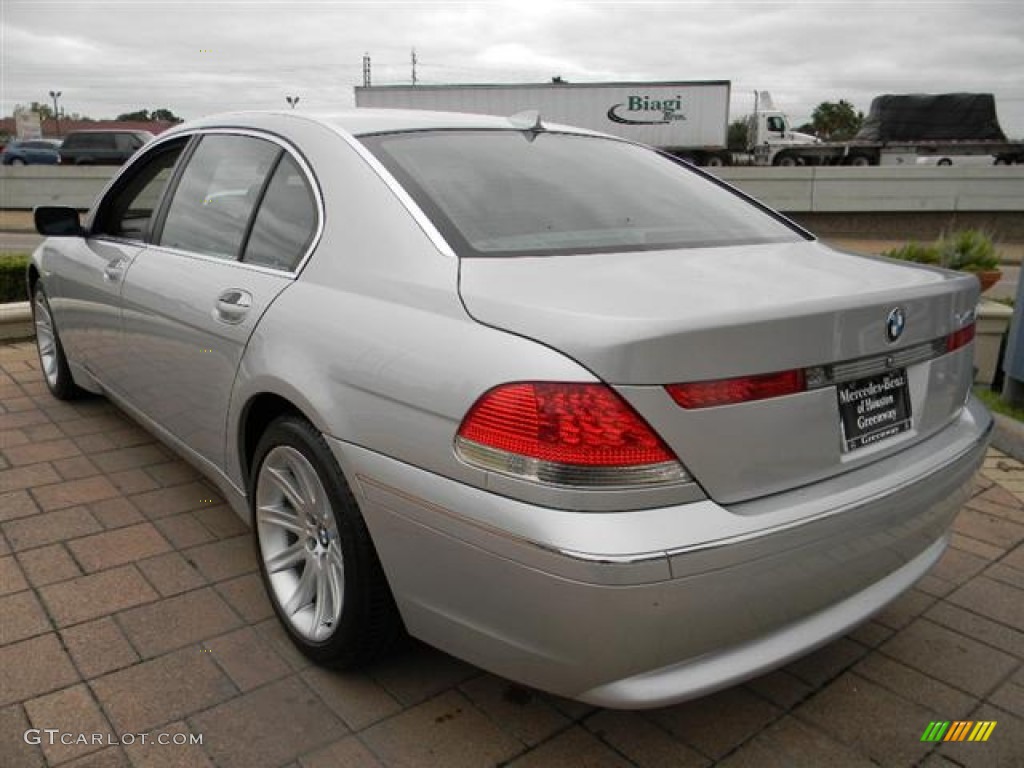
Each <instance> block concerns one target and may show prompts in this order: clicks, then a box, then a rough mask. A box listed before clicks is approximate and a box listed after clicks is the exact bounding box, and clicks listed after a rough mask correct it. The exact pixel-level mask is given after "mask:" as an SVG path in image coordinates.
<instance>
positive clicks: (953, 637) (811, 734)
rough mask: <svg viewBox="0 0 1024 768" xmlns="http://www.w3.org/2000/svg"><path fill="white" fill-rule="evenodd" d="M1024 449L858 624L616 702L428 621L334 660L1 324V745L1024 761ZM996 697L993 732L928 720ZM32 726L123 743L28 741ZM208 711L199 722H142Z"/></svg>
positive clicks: (516, 761) (97, 406)
mask: <svg viewBox="0 0 1024 768" xmlns="http://www.w3.org/2000/svg"><path fill="white" fill-rule="evenodd" d="M1022 542H1024V464H1021V463H1020V462H1018V461H1016V460H1014V459H1012V458H1010V457H1007V456H1003V455H1001V454H999V453H998V452H995V451H993V452H992V453H991V454H990V457H989V458H988V459H987V461H986V464H985V468H984V469H983V471H982V472H981V473H980V475H979V476H978V478H977V481H976V494H975V495H974V497H973V499H972V501H971V503H970V505H969V506H968V507H967V508H966V509H965V510H964V512H963V513H962V514H961V515H960V517H959V518H958V520H957V522H956V532H955V534H954V536H953V543H952V547H951V548H950V549H949V551H948V553H947V554H946V555H945V557H944V558H943V559H942V561H941V562H940V563H939V565H938V566H937V567H936V568H935V569H934V570H933V571H932V572H931V573H930V574H929V575H928V576H927V577H925V579H923V580H922V581H921V582H920V583H919V584H918V585H917V586H916V587H915V588H914V589H913V590H912V591H910V592H909V593H908V594H907V595H906V596H904V597H903V598H901V599H900V600H898V601H897V602H896V603H895V604H893V605H892V606H890V607H889V608H888V609H887V610H885V611H884V612H883V613H881V614H880V615H878V616H877V617H875V619H873V620H872V621H870V622H868V623H867V624H865V625H864V626H862V627H860V628H858V629H857V630H855V631H854V632H851V633H850V634H849V635H848V636H846V637H843V638H841V639H840V640H838V641H836V642H834V643H832V644H830V645H828V646H826V647H825V648H822V649H821V650H819V651H818V652H816V653H814V654H812V655H810V656H808V657H806V658H803V659H800V660H799V661H796V662H794V663H792V664H790V665H789V666H787V667H785V668H783V669H781V670H778V671H776V672H772V673H771V674H768V675H765V676H764V677H761V678H758V679H756V680H753V681H751V682H749V683H747V684H745V685H740V686H736V687H734V688H730V689H729V690H726V691H723V692H721V693H718V694H715V695H712V696H708V697H705V698H702V699H699V700H696V701H692V702H689V703H686V704H683V705H680V706H676V707H670V708H666V709H661V710H654V711H650V712H642V713H636V712H615V711H604V710H598V709H594V708H593V707H589V706H586V705H583V704H579V703H576V702H571V701H565V700H562V699H558V698H556V697H552V696H548V695H544V694H539V693H536V692H532V691H528V690H524V689H522V688H519V687H516V686H514V685H512V684H510V683H509V682H507V681H505V680H501V679H499V678H496V677H494V676H492V675H489V674H487V673H484V672H482V671H480V670H479V669H476V668H475V667H472V666H470V665H468V664H464V663H462V662H460V661H458V660H456V659H453V658H451V657H450V656H447V655H445V654H443V653H440V652H438V651H435V650H432V649H430V648H427V647H424V646H421V645H417V644H415V643H410V645H409V647H408V648H407V649H406V650H404V651H403V652H401V653H399V654H397V655H396V656H395V657H393V658H391V659H389V660H388V661H386V662H383V663H380V664H378V665H376V666H374V667H372V668H370V669H366V670H363V671H360V672H350V673H339V672H335V671H330V670H325V669H320V668H317V667H314V666H311V665H310V664H309V663H308V662H307V661H306V660H305V659H304V657H302V656H301V655H300V654H298V653H297V652H296V651H295V650H294V648H293V647H291V645H290V644H289V642H288V640H287V639H286V637H285V635H284V633H283V631H282V630H281V629H280V628H279V627H278V624H277V621H276V619H275V618H274V617H273V614H272V611H271V608H270V605H269V603H268V602H267V599H266V597H265V596H264V594H263V590H262V587H261V584H260V580H259V578H258V575H257V571H256V568H257V566H256V560H255V557H254V554H253V548H252V543H251V538H250V535H249V533H248V531H247V530H246V527H245V526H244V525H243V524H242V523H241V522H240V521H239V520H238V519H237V518H236V517H235V516H234V514H233V513H232V512H231V511H230V510H229V509H228V508H227V507H226V506H225V505H224V504H223V502H222V500H221V499H220V498H219V497H218V496H217V494H216V493H215V492H214V491H213V489H212V488H211V487H209V486H208V485H207V484H206V483H205V482H204V481H203V480H202V479H201V478H200V477H199V476H198V475H197V474H196V473H195V472H194V471H193V470H191V469H190V468H189V467H188V466H187V465H186V464H184V463H182V462H181V461H179V460H178V459H176V458H175V457H174V456H172V455H171V453H170V452H169V451H168V450H167V449H165V448H164V447H162V446H161V445H160V444H159V443H157V442H156V441H155V440H154V439H153V438H152V437H151V436H150V435H149V434H147V433H146V432H145V431H143V430H141V429H140V428H139V427H137V426H136V425H134V424H133V423H132V422H131V421H130V420H128V419H127V418H126V417H124V416H123V415H121V414H120V413H119V412H118V411H117V410H116V409H115V408H113V407H112V406H111V405H110V404H109V403H107V402H106V401H105V400H103V399H101V398H94V399H89V400H85V401H83V402H81V403H76V404H65V403H60V402H58V401H56V400H54V399H53V398H51V397H50V396H49V394H48V393H47V392H46V389H45V386H44V384H43V382H42V379H41V377H40V374H39V371H38V364H37V362H36V358H35V352H34V348H33V346H32V345H30V344H25V343H22V344H13V345H7V346H0V766H3V768H21V766H44V765H67V766H93V767H99V766H136V767H137V768H142V767H147V768H148V767H149V766H153V767H154V768H157V767H161V766H220V767H221V768H235V767H237V768H261V766H267V767H268V768H270V767H276V766H286V767H288V768H295V767H296V766H302V768H327V767H330V766H346V767H347V766H353V767H363V766H366V767H370V766H440V767H442V768H459V767H460V766H489V765H510V766H516V767H517V768H522V767H525V766H530V767H531V768H539V767H541V766H557V767H559V768H561V767H563V766H644V767H647V766H650V767H651V768H654V767H655V766H679V767H683V768H685V767H688V766H708V765H713V764H719V765H723V766H730V768H735V767H738V766H758V767H765V766H767V767H769V768H770V767H772V766H819V765H827V766H847V765H849V766H870V765H920V766H926V767H927V768H941V767H942V766H954V765H960V766H979V767H980V766H985V767H986V768H987V767H988V766H999V765H1005V766H1013V765H1017V766H1022V765H1024V664H1022V660H1024V544H1022ZM934 720H972V721H979V720H994V721H996V722H997V723H998V725H997V726H996V728H995V730H994V731H993V733H992V736H991V738H990V739H989V741H988V742H987V743H983V744H979V743H961V744H952V743H944V744H939V745H935V744H928V743H922V742H921V741H920V738H921V735H922V733H923V731H924V729H925V727H926V726H927V725H928V723H929V722H930V721H934ZM30 728H35V729H58V730H59V731H60V732H61V733H65V734H76V735H77V734H80V733H84V734H102V735H103V739H104V740H105V741H106V740H109V741H112V742H115V743H113V744H107V743H102V744H70V745H67V744H61V743H59V740H58V741H57V743H54V744H49V743H46V734H45V733H44V734H43V740H44V743H43V744H40V745H34V744H26V743H25V739H24V734H25V732H26V730H28V729H30ZM140 734H149V735H150V738H149V741H150V742H151V741H152V740H153V739H155V738H156V735H157V734H165V735H166V738H165V740H168V739H171V738H173V737H176V738H178V739H186V740H187V739H188V738H189V737H190V736H196V737H198V736H201V737H202V743H201V745H200V744H190V745H181V744H173V743H172V744H168V745H163V746H161V745H156V744H153V743H147V744H142V743H141V740H142V737H141V735H140Z"/></svg>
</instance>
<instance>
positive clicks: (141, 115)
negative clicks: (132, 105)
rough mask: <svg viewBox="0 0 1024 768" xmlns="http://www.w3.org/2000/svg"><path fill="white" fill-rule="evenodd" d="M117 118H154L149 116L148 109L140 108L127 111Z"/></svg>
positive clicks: (147, 119)
mask: <svg viewBox="0 0 1024 768" xmlns="http://www.w3.org/2000/svg"><path fill="white" fill-rule="evenodd" d="M116 119H117V120H143V121H145V122H147V123H148V122H149V121H150V120H152V119H153V118H152V117H150V116H149V110H148V109H140V110H137V111H135V112H125V113H124V114H121V115H118V116H117V118H116Z"/></svg>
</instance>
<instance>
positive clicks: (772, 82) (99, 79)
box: [0, 0, 1024, 137]
mask: <svg viewBox="0 0 1024 768" xmlns="http://www.w3.org/2000/svg"><path fill="white" fill-rule="evenodd" d="M0 23H2V29H0V33H2V38H0V57H2V60H0V112H2V114H4V115H10V114H11V113H12V110H13V108H14V106H15V105H16V104H28V103H29V102H31V101H46V100H48V96H47V94H48V92H49V91H51V90H59V91H61V92H62V94H63V95H62V97H61V100H60V103H61V106H62V107H63V109H64V110H65V111H66V112H67V113H72V112H78V113H81V114H83V115H87V116H90V117H97V118H99V117H114V116H116V115H117V114H118V113H122V112H128V111H133V110H136V109H140V108H146V109H154V108H160V107H166V108H168V109H171V110H172V111H173V112H175V113H176V114H178V115H180V116H182V117H185V118H194V117H199V116H201V115H204V114H208V113H211V112H217V111H223V110H229V109H231V110H233V109H268V108H269V109H277V108H287V104H286V103H285V96H286V95H297V96H299V97H300V98H301V101H300V103H299V109H308V110H313V111H316V110H335V109H337V108H338V107H349V106H352V104H353V96H352V87H353V86H354V85H360V84H362V58H363V54H364V53H369V54H370V56H371V59H372V72H373V82H374V84H375V85H383V84H395V83H408V82H409V80H410V77H411V64H410V51H411V49H413V48H415V49H416V54H417V57H418V61H419V63H418V66H417V75H418V78H419V81H420V82H421V83H486V82H546V81H550V79H551V77H552V76H554V75H560V76H561V77H563V78H565V79H566V80H569V81H572V82H586V81H608V80H615V81H621V80H730V81H732V96H733V99H732V112H731V115H732V117H733V118H736V117H740V116H742V115H744V114H746V113H747V112H749V111H750V110H751V109H752V106H753V96H752V92H753V91H754V90H755V89H757V90H767V91H770V92H771V93H772V95H773V97H774V101H775V104H776V106H777V107H778V108H781V109H783V110H784V111H786V112H788V113H789V115H790V117H791V118H792V119H793V120H794V122H795V123H796V124H799V123H801V122H804V121H806V120H808V119H809V118H810V114H811V112H812V110H813V109H814V107H815V105H817V104H818V103H820V102H822V101H829V100H832V101H834V100H837V99H840V98H845V99H847V100H849V101H851V102H852V103H853V104H854V106H855V107H857V108H858V109H861V110H863V111H865V112H867V110H868V107H869V105H870V102H871V98H872V96H875V95H877V94H881V93H943V92H950V91H977V92H991V93H994V94H995V95H996V104H997V108H998V110H999V117H1000V121H1001V122H1002V125H1003V129H1004V130H1005V131H1006V133H1007V134H1009V135H1011V136H1013V137H1024V10H1022V6H1021V2H1020V0H1013V1H1012V2H991V1H989V0H973V1H971V2H942V1H939V2H935V1H932V2H920V1H919V0H902V1H901V2H865V1H864V0H861V1H860V2H845V1H840V2H827V1H822V2H789V3H768V2H679V1H677V2H621V1H620V2H560V1H559V0H548V1H547V2H543V1H541V0H518V1H517V2H473V3H453V2H334V1H329V0H323V1H321V2H302V1H300V2H291V3H274V2H256V1H254V0H248V1H246V2H218V1H217V0H198V1H196V0H178V1H177V2H170V1H167V2H164V1H161V0H127V1H125V0H121V1H120V2H116V1H114V2H112V1H108V2H88V1H81V0H80V1H77V2H68V1H66V0H65V1H64V2H51V1H50V0H0Z"/></svg>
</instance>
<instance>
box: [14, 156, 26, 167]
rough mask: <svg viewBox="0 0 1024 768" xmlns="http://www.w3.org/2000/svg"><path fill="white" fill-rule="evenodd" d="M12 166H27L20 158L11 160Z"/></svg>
mask: <svg viewBox="0 0 1024 768" xmlns="http://www.w3.org/2000/svg"><path fill="white" fill-rule="evenodd" d="M11 165H25V161H24V160H22V159H21V158H20V157H13V158H11Z"/></svg>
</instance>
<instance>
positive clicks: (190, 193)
mask: <svg viewBox="0 0 1024 768" xmlns="http://www.w3.org/2000/svg"><path fill="white" fill-rule="evenodd" d="M281 151H282V150H281V149H280V148H279V147H278V146H277V145H276V144H274V143H273V142H269V141H264V140H262V139H254V138H251V137H248V136H225V135H211V136H204V137H203V138H202V141H201V142H200V144H199V146H198V147H197V148H196V151H195V153H193V155H192V157H191V158H190V159H189V161H188V165H187V166H185V170H184V172H183V173H182V175H181V181H180V182H179V183H178V186H177V189H176V190H175V191H174V197H173V198H172V200H171V204H170V207H169V208H168V210H167V218H166V219H165V221H164V225H163V231H162V233H161V235H160V244H161V245H164V246H167V247H170V248H179V249H181V250H185V251H193V252H195V253H202V254H205V255H207V256H215V257H217V258H225V259H236V258H238V256H239V254H240V252H241V249H242V243H243V241H244V240H245V234H246V231H247V230H248V227H249V220H250V218H251V217H252V213H253V209H254V208H255V207H256V202H257V200H258V199H259V196H260V193H261V191H262V189H263V184H264V181H265V180H266V178H267V175H268V173H269V172H270V169H271V168H272V167H273V165H274V164H275V162H276V161H277V159H278V156H279V155H280V153H281Z"/></svg>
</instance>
